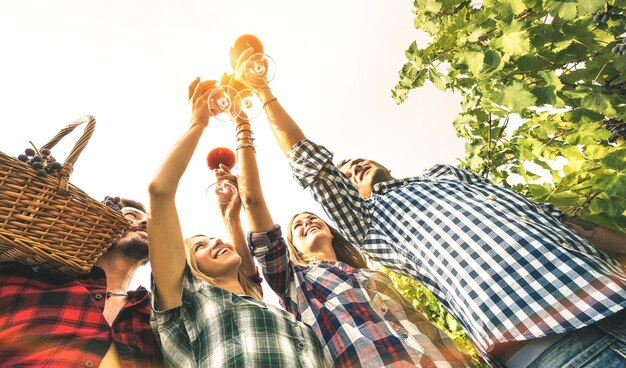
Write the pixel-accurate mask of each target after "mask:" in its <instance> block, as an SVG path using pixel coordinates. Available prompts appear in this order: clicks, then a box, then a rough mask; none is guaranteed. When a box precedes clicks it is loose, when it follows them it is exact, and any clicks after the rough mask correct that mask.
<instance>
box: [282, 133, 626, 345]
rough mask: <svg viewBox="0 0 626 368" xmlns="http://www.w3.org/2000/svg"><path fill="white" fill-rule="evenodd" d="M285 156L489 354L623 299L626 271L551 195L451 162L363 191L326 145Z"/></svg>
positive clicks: (363, 241) (366, 241) (370, 249)
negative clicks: (531, 193)
mask: <svg viewBox="0 0 626 368" xmlns="http://www.w3.org/2000/svg"><path fill="white" fill-rule="evenodd" d="M289 160H290V164H291V167H292V170H293V174H294V177H295V178H296V180H297V181H298V182H299V183H300V185H301V186H303V187H305V188H306V187H308V188H310V190H311V191H312V193H313V196H314V198H315V200H316V201H317V202H319V203H320V204H321V205H322V207H323V208H324V210H325V212H326V213H327V214H328V215H329V216H330V217H331V218H332V219H333V220H334V221H335V222H336V224H337V228H338V229H339V230H340V231H341V232H342V233H343V234H344V236H346V237H347V238H348V239H349V240H350V241H352V242H353V243H354V244H357V245H359V246H360V247H361V249H362V250H363V251H365V252H366V253H367V254H368V255H369V256H370V257H372V258H373V259H374V260H376V261H378V262H380V263H381V264H382V265H384V266H385V267H387V268H390V269H392V270H394V271H396V272H399V273H401V274H404V275H407V276H409V277H413V278H415V279H418V280H420V281H421V282H423V283H424V284H425V285H426V286H427V287H429V289H430V290H432V291H433V293H434V294H435V295H436V296H437V298H438V299H439V301H440V302H441V303H442V304H443V305H444V306H445V307H446V308H447V309H448V311H449V312H450V313H451V314H452V315H453V316H454V317H455V318H457V320H458V321H459V322H460V323H461V324H462V325H463V326H464V327H465V329H466V330H467V332H468V334H469V336H470V337H471V339H472V340H473V342H474V344H475V345H476V347H477V348H478V349H479V351H481V352H482V354H483V355H484V356H485V357H487V353H488V352H489V351H490V350H491V349H492V348H493V346H494V344H496V343H500V342H508V341H515V340H526V339H533V338H538V337H542V336H546V335H551V334H557V333H563V332H566V331H572V330H576V329H580V328H582V327H584V326H588V325H590V324H593V323H594V322H596V321H599V320H601V319H603V318H605V317H608V316H611V315H613V314H615V313H617V312H619V311H620V310H623V309H624V307H626V271H625V270H624V269H623V268H622V267H621V266H620V265H619V264H618V263H617V262H616V261H614V260H612V259H611V258H609V257H608V256H607V255H605V254H604V253H603V252H601V251H599V250H597V249H596V248H595V247H593V246H592V245H590V244H589V243H588V242H587V241H586V240H584V239H583V238H581V237H580V236H578V235H577V234H576V233H574V232H573V231H572V230H571V229H570V228H568V227H567V226H565V225H564V224H563V223H562V222H561V221H560V212H559V211H558V210H557V209H555V208H553V207H552V206H550V205H544V204H538V203H536V202H533V201H530V200H528V199H526V198H524V197H523V196H521V195H519V194H517V193H515V192H513V191H511V190H508V189H505V188H502V187H499V186H496V185H493V184H491V183H490V182H488V181H487V180H485V179H484V178H482V177H480V176H478V175H476V174H474V173H471V172H468V171H465V170H461V169H458V168H455V167H452V166H447V165H437V166H435V167H433V168H431V169H430V170H428V171H427V172H426V173H425V174H424V175H422V176H418V177H413V178H407V179H401V180H393V181H389V182H384V183H379V184H377V185H375V186H374V188H373V194H372V197H371V198H367V199H363V198H361V197H360V196H359V193H358V191H357V190H356V188H355V187H354V186H353V185H352V183H351V182H350V181H349V180H348V178H346V176H345V175H343V173H341V172H340V171H339V170H338V169H337V168H336V167H335V165H334V164H333V163H332V153H330V152H329V151H328V150H326V149H325V148H324V147H321V146H318V145H316V144H314V143H312V142H310V141H308V140H306V139H305V140H302V141H301V142H299V143H297V144H295V145H294V146H293V147H292V148H291V151H290V153H289Z"/></svg>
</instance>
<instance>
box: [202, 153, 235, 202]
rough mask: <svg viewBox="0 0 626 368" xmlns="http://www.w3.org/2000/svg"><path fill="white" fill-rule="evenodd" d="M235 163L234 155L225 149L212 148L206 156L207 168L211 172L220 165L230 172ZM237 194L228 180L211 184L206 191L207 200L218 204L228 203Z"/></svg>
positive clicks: (233, 185)
mask: <svg viewBox="0 0 626 368" xmlns="http://www.w3.org/2000/svg"><path fill="white" fill-rule="evenodd" d="M236 161H237V157H236V156H235V153H234V152H233V151H232V150H230V149H229V148H226V147H217V148H214V149H212V150H211V151H210V152H209V154H208V155H207V156H206V163H207V166H208V167H209V168H210V169H211V170H216V169H219V168H220V164H222V165H224V166H226V167H227V168H228V170H232V169H233V167H235V162H236ZM237 194H238V192H237V186H236V185H235V184H234V183H232V182H231V181H229V180H221V181H218V182H216V183H213V184H211V185H209V187H208V188H207V190H206V196H207V198H209V199H211V200H213V201H214V202H217V203H219V204H225V203H228V202H230V201H231V200H232V199H233V197H235V196H236V195H237Z"/></svg>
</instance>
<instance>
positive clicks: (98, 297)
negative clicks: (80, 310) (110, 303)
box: [85, 294, 102, 364]
mask: <svg viewBox="0 0 626 368" xmlns="http://www.w3.org/2000/svg"><path fill="white" fill-rule="evenodd" d="M93 297H94V298H96V299H98V300H100V299H102V294H96V295H94V296H93ZM85 364H87V363H85ZM92 364H93V363H92Z"/></svg>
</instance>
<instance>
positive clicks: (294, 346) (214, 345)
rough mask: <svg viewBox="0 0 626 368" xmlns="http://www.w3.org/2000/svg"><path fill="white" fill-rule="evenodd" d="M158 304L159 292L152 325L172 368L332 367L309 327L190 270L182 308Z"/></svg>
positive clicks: (185, 285) (184, 285)
mask: <svg viewBox="0 0 626 368" xmlns="http://www.w3.org/2000/svg"><path fill="white" fill-rule="evenodd" d="M152 286H153V288H154V281H153V285H152ZM153 290H154V289H153ZM157 304H158V301H157V300H156V293H154V294H153V306H154V317H153V324H154V328H155V330H156V332H157V333H158V337H159V341H160V344H161V347H162V349H163V355H164V356H165V361H166V363H167V365H168V366H169V367H181V368H188V367H221V368H228V367H238V368H246V367H249V368H252V367H277V368H278V367H285V368H296V367H302V368H309V367H311V368H315V367H330V365H327V364H325V362H324V353H323V350H322V347H321V345H320V342H319V341H318V339H317V336H315V333H314V332H313V330H311V328H310V327H309V326H307V325H305V324H304V323H302V322H298V321H296V320H295V319H294V317H293V316H292V315H291V314H289V313H287V312H286V311H284V310H282V309H279V308H276V307H274V306H271V305H267V304H265V303H263V302H261V301H258V300H255V299H253V298H252V297H249V296H245V295H244V296H241V295H237V294H233V293H231V292H230V291H227V290H224V289H221V288H219V287H215V286H212V285H210V284H208V283H206V282H204V281H202V280H199V279H198V278H196V277H195V276H193V274H192V273H191V270H190V269H189V267H185V273H184V278H183V294H182V304H181V305H180V306H178V307H176V308H172V309H168V310H165V311H159V310H158V309H157V307H156V306H157Z"/></svg>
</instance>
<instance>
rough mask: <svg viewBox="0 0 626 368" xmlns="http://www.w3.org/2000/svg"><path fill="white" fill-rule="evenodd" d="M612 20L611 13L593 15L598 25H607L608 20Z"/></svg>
mask: <svg viewBox="0 0 626 368" xmlns="http://www.w3.org/2000/svg"><path fill="white" fill-rule="evenodd" d="M609 18H610V14H609V12H608V11H607V12H604V13H596V14H594V15H593V21H594V22H596V23H606V21H607V20H609Z"/></svg>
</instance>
